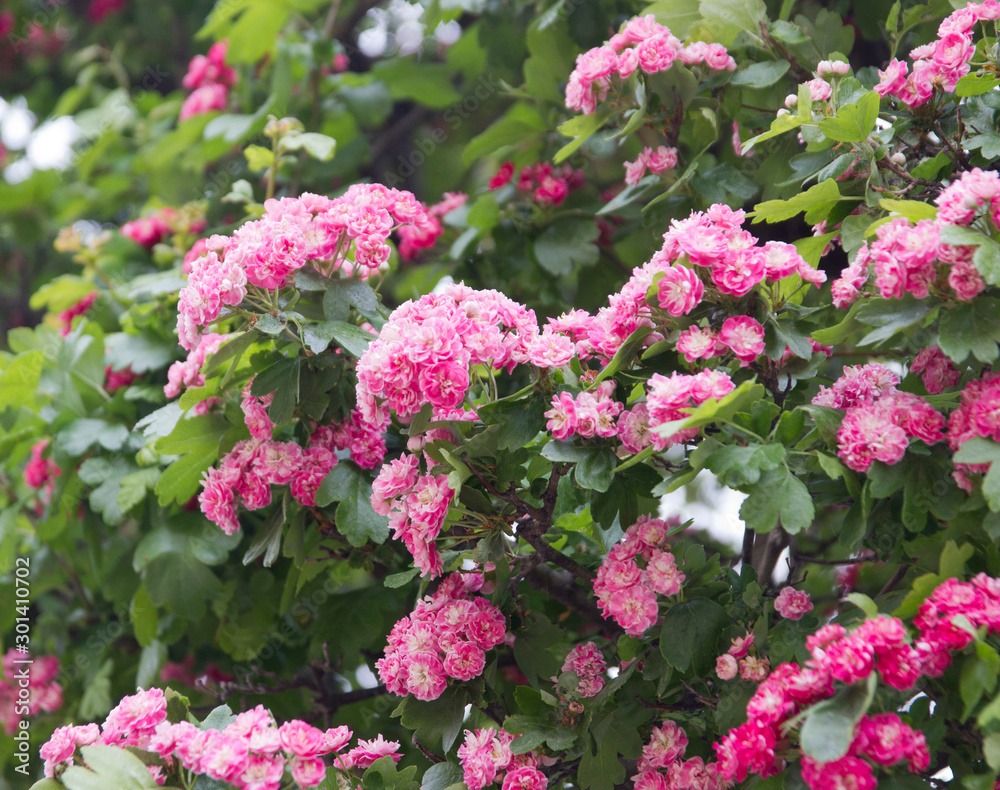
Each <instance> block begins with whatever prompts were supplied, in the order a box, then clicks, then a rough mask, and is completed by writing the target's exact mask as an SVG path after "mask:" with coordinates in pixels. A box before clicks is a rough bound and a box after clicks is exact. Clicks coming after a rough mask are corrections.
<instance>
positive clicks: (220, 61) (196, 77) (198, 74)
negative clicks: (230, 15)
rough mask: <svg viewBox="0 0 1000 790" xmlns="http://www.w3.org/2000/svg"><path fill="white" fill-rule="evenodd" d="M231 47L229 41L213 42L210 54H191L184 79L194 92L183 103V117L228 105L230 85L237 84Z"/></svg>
mask: <svg viewBox="0 0 1000 790" xmlns="http://www.w3.org/2000/svg"><path fill="white" fill-rule="evenodd" d="M227 49H228V44H227V42H225V41H219V42H217V43H215V44H213V45H212V46H211V48H210V49H209V50H208V55H195V56H194V57H193V58H191V62H190V63H189V64H188V70H187V74H185V75H184V80H183V83H182V84H183V85H184V87H185V88H187V89H188V90H189V91H191V93H190V95H189V96H188V97H187V98H186V99H185V100H184V104H183V105H181V114H180V120H182V121H184V120H187V119H188V118H191V117H193V116H195V115H201V114H202V113H206V112H211V111H212V110H224V109H226V105H227V104H228V102H229V89H230V88H232V87H233V85H235V84H236V72H235V71H234V70H233V68H232V67H230V66H227V65H226V50H227Z"/></svg>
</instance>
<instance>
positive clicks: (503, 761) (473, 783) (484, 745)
mask: <svg viewBox="0 0 1000 790" xmlns="http://www.w3.org/2000/svg"><path fill="white" fill-rule="evenodd" d="M519 737H520V736H519V735H511V734H510V733H509V732H507V731H506V730H494V729H481V730H466V731H465V740H464V741H463V742H462V745H461V746H459V747H458V759H459V762H460V763H461V764H462V776H463V779H464V781H465V785H466V787H468V788H469V790H483V788H484V787H487V786H488V785H491V784H493V783H494V782H496V781H500V782H501V790H545V787H546V785H547V784H548V780H547V779H546V778H545V774H543V773H542V772H541V771H540V770H539V766H540V765H541V763H542V758H541V757H540V756H539V755H538V753H537V752H535V751H530V752H526V753H525V754H514V753H513V752H512V751H511V748H510V745H511V743H513V742H514V740H516V739H517V738H519Z"/></svg>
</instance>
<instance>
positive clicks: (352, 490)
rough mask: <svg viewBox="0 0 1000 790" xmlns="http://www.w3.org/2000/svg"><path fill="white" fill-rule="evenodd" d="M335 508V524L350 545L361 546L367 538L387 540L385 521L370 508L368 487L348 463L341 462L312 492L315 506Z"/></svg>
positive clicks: (387, 521) (387, 527)
mask: <svg viewBox="0 0 1000 790" xmlns="http://www.w3.org/2000/svg"><path fill="white" fill-rule="evenodd" d="M331 502H339V503H340V504H339V505H337V513H336V523H337V529H338V530H339V531H340V534H342V535H343V536H344V537H345V538H347V540H348V541H349V542H350V544H351V545H352V546H363V545H365V543H367V542H368V540H369V539H371V540H372V541H374V542H375V543H384V542H385V540H386V538H388V537H389V519H388V518H386V517H385V516H380V515H379V514H378V513H376V512H375V510H374V508H372V504H371V484H370V483H369V482H368V479H367V477H365V476H364V475H363V474H362V473H361V470H360V469H358V468H357V467H356V466H355V465H354V464H353V463H351V462H349V461H342V462H340V463H339V464H337V466H335V467H334V468H333V470H332V471H331V472H330V473H329V474H328V475H327V476H326V477H324V478H323V481H322V482H321V483H320V485H319V489H317V491H316V504H317V505H319V506H320V507H325V506H327V505H329V504H330V503H331Z"/></svg>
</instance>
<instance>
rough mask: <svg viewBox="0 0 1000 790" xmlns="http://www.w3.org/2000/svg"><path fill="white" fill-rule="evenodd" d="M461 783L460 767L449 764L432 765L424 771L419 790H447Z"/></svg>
mask: <svg viewBox="0 0 1000 790" xmlns="http://www.w3.org/2000/svg"><path fill="white" fill-rule="evenodd" d="M461 781H462V767H461V766H460V765H455V763H450V762H441V763H434V765H432V766H431V767H430V768H428V769H427V770H426V771H424V776H423V779H421V780H420V790H447V788H449V787H451V786H452V785H454V784H459V783H460V782H461Z"/></svg>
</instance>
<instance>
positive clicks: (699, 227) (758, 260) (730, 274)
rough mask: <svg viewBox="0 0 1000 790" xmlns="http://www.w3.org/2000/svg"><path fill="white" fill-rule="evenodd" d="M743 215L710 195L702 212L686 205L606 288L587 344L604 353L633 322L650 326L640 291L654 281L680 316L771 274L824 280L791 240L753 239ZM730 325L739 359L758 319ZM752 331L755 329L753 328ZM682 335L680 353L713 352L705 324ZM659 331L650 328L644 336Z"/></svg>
mask: <svg viewBox="0 0 1000 790" xmlns="http://www.w3.org/2000/svg"><path fill="white" fill-rule="evenodd" d="M745 218H746V215H745V214H744V212H743V211H742V210H737V211H733V210H732V209H731V208H729V206H726V205H723V204H721V203H717V204H715V205H713V206H711V207H710V208H709V209H708V210H707V211H706V212H694V213H693V214H691V216H690V217H688V218H686V219H683V220H673V221H672V222H671V226H670V230H668V231H667V232H666V233H665V234H664V235H663V246H662V248H661V249H660V250H659V251H658V252H656V253H655V254H654V255H653V257H652V258H651V259H650V261H649V262H648V263H646V264H644V265H643V266H641V267H638V268H636V269H634V270H633V272H632V277H631V278H630V279H629V281H628V282H627V283H626V284H625V286H624V287H623V288H622V290H621V291H620V292H618V293H616V294H613V295H612V296H611V297H610V299H609V302H608V305H607V306H606V307H602V308H601V309H600V311H599V312H598V314H597V316H596V317H595V318H594V319H592V320H591V321H590V322H589V327H588V337H587V339H588V341H589V345H590V349H591V352H592V353H594V354H596V355H599V356H602V357H606V358H609V359H610V358H611V357H612V356H614V354H615V352H617V351H618V349H619V348H620V347H621V344H622V343H624V342H625V340H626V338H628V336H629V335H631V334H632V332H634V331H635V330H636V329H637V328H639V327H640V326H650V327H652V326H654V324H653V321H652V319H651V318H650V309H649V307H648V305H647V302H646V296H647V293H648V292H649V289H650V287H651V286H652V285H654V284H656V295H657V296H656V298H657V300H658V304H659V305H660V306H661V307H662V309H664V310H666V311H667V312H668V313H669V314H670V315H673V316H680V315H686V314H688V313H690V312H691V311H692V310H693V309H694V308H695V307H697V306H698V305H699V304H700V303H701V302H702V301H703V300H705V299H709V300H711V301H713V302H714V301H717V300H718V299H719V298H720V295H721V296H722V297H743V296H746V295H747V294H749V293H750V292H751V291H752V290H753V289H754V287H755V286H756V285H758V284H759V283H762V282H764V281H767V282H777V281H779V280H782V279H784V278H785V277H789V276H792V275H798V276H799V277H801V278H802V279H803V280H805V281H806V282H809V283H812V284H814V285H819V284H821V283H823V282H825V280H826V275H825V274H824V273H823V272H822V271H819V270H818V269H814V268H813V267H812V266H810V265H809V264H808V263H807V262H806V261H805V259H803V258H802V256H801V255H799V254H798V252H797V251H796V249H795V247H793V246H792V245H791V244H785V243H783V242H774V241H771V242H767V243H766V244H764V245H762V246H757V241H758V240H757V238H756V237H755V236H753V235H752V234H751V233H750V232H749V231H747V230H744V229H743V222H744V220H745ZM687 264H692V265H693V267H694V268H690V267H688V266H687ZM699 267H701V268H704V269H707V272H706V275H707V277H704V278H703V277H701V276H700V275H699V274H698V269H699ZM709 281H710V282H711V286H709V285H708V282H709ZM731 317H732V318H735V317H736V316H731ZM748 320H749V321H753V319H748ZM730 326H731V327H732V331H733V333H734V347H735V348H738V349H739V352H738V355H740V356H741V358H742V359H743V360H744V361H746V359H747V358H749V355H750V353H751V349H753V348H761V350H763V349H762V347H761V346H760V345H759V344H758V342H757V340H756V339H751V338H749V336H747V335H746V334H745V333H746V329H747V328H748V327H751V326H756V327H759V324H757V322H756V321H753V323H752V324H751V323H748V322H747V321H741V322H739V323H735V324H734V323H731V324H730ZM753 332H754V334H755V335H756V334H757V330H756V328H755V329H754V330H753ZM686 337H687V338H688V339H686V340H685V341H684V343H682V345H684V346H685V349H686V351H685V352H683V353H687V354H689V355H691V356H690V358H692V359H698V358H707V356H712V355H714V354H715V353H716V344H715V343H714V342H713V341H714V337H715V335H714V333H713V332H711V331H707V332H706V331H704V330H703V329H702V328H701V327H698V328H697V329H696V330H693V331H691V332H689V333H688V335H686ZM661 339H662V337H661V336H660V335H658V334H656V333H654V334H653V335H650V337H649V341H648V342H656V341H657V340H661ZM735 348H734V350H735ZM758 353H759V352H758ZM706 355H707V356H706Z"/></svg>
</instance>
